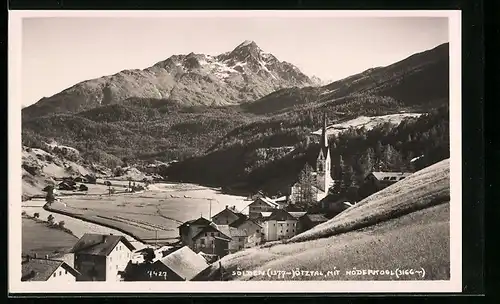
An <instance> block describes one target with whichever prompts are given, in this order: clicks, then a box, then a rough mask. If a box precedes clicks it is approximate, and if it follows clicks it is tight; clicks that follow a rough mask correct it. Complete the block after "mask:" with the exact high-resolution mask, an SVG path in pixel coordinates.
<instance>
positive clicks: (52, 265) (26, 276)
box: [21, 258, 79, 281]
mask: <svg viewBox="0 0 500 304" xmlns="http://www.w3.org/2000/svg"><path fill="white" fill-rule="evenodd" d="M60 266H62V267H63V268H64V269H65V270H67V271H68V272H70V273H71V274H73V275H74V276H75V277H76V276H77V275H79V272H78V271H77V270H76V269H74V268H73V267H71V266H69V265H68V264H67V263H65V262H64V261H59V260H51V259H37V258H30V259H29V260H28V261H24V262H23V263H22V264H21V270H22V274H21V281H47V280H48V279H49V278H50V276H51V275H52V274H53V273H54V271H56V269H57V268H59V267H60Z"/></svg>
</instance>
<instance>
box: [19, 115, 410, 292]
mask: <svg viewBox="0 0 500 304" xmlns="http://www.w3.org/2000/svg"><path fill="white" fill-rule="evenodd" d="M410 174H411V172H371V173H370V174H368V175H367V176H366V178H365V184H366V186H369V187H370V188H371V189H372V192H377V191H379V190H381V189H383V188H385V187H387V186H389V185H391V184H394V183H396V182H398V181H400V180H402V179H404V178H406V177H407V176H409V175H410ZM310 177H311V178H312V181H313V184H312V185H309V187H308V189H305V188H304V184H303V183H301V182H297V183H296V184H294V185H292V186H291V188H290V191H289V194H288V195H286V196H282V197H268V196H266V195H264V194H263V193H262V192H259V193H257V194H256V195H254V196H253V197H252V202H251V203H250V204H248V205H247V207H245V208H244V211H243V210H238V209H237V208H236V207H235V206H229V205H226V206H225V208H224V209H223V210H222V211H220V212H218V213H217V214H215V215H213V216H212V215H211V214H209V216H208V217H203V216H202V215H201V216H200V217H198V218H193V219H191V220H188V221H186V222H184V223H182V224H181V225H179V226H178V242H176V243H175V244H171V245H168V246H166V245H163V246H158V245H156V246H155V244H149V245H148V246H146V247H145V248H136V247H135V246H134V245H133V244H132V243H131V242H130V241H129V240H128V239H127V238H126V237H124V236H122V235H113V234H97V233H85V234H84V235H83V236H82V237H81V238H80V239H79V240H78V241H77V242H76V243H75V244H74V245H73V247H72V248H71V250H70V251H69V253H67V254H64V255H63V256H62V257H50V256H48V255H46V256H44V257H41V256H37V255H36V254H34V255H25V256H23V257H22V281H57V282H77V281H190V280H193V279H195V278H196V276H197V275H198V274H200V273H201V272H202V271H204V270H205V269H207V268H208V267H209V266H210V265H211V264H213V263H216V262H217V261H218V260H220V259H221V258H222V257H224V256H226V255H228V254H233V253H236V252H238V251H241V250H245V249H247V248H251V247H255V246H261V245H263V244H266V243H269V242H276V241H282V240H286V239H290V238H292V237H294V236H296V235H298V234H300V233H303V232H305V231H307V230H309V229H311V228H313V227H315V226H317V225H319V224H322V223H324V222H327V221H332V220H333V221H334V220H335V216H337V215H338V214H340V213H341V212H343V211H345V210H346V209H348V208H351V207H353V206H354V205H356V202H354V201H349V200H348V199H346V198H345V197H339V196H338V195H335V194H332V189H333V188H334V186H335V184H336V183H337V182H339V181H335V180H334V179H333V178H332V172H331V158H330V149H329V145H328V136H327V134H326V118H325V122H324V125H323V128H322V133H321V138H320V149H319V153H318V156H317V160H316V167H315V170H314V171H313V172H311V173H310ZM89 178H90V177H83V178H79V179H78V180H64V181H62V182H61V183H60V184H59V185H58V186H59V189H61V190H76V191H85V190H86V189H85V185H84V184H81V185H80V186H79V187H77V184H76V183H77V182H94V183H95V180H92V181H89V180H88V179H89ZM152 182H154V181H152ZM144 184H145V186H140V185H135V182H134V183H132V181H131V180H130V179H129V182H128V187H127V188H126V190H125V191H142V190H144V189H146V188H147V186H148V184H149V181H148V180H145V181H144ZM106 185H107V186H108V188H109V195H111V194H112V190H111V187H110V185H111V183H110V182H108V183H107V184H106ZM113 192H114V191H113ZM304 200H307V201H309V202H310V201H313V202H314V204H313V205H312V206H309V207H308V208H305V207H304V204H302V203H303V201H304Z"/></svg>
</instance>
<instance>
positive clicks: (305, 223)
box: [297, 213, 328, 233]
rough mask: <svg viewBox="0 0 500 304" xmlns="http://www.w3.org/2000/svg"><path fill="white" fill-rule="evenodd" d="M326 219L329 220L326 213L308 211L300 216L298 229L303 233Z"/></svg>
mask: <svg viewBox="0 0 500 304" xmlns="http://www.w3.org/2000/svg"><path fill="white" fill-rule="evenodd" d="M326 221H328V218H327V217H326V216H325V215H324V214H321V213H319V214H308V213H306V214H304V215H302V216H301V217H300V218H299V221H298V227H297V231H298V233H302V232H304V231H307V230H309V229H311V228H313V227H315V226H317V225H319V224H321V223H324V222H326Z"/></svg>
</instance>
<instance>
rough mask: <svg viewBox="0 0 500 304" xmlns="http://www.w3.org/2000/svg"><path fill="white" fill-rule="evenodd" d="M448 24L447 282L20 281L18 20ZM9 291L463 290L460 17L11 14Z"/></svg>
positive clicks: (314, 13) (429, 13) (391, 14)
mask: <svg viewBox="0 0 500 304" xmlns="http://www.w3.org/2000/svg"><path fill="white" fill-rule="evenodd" d="M36 17H38V18H46V17H71V18H75V17H92V18H96V17H114V18H124V17H133V18H144V17H147V18H160V17H162V18H165V17H168V18H186V17H211V18H247V17H289V18H311V17H315V18H321V17H323V18H328V17H336V18H339V17H359V18H366V17H447V18H448V20H449V27H448V32H449V43H450V175H451V178H450V183H451V184H450V187H451V188H450V192H451V193H450V196H451V204H450V273H451V278H450V280H449V281H327V282H325V281H300V282H291V281H288V282H277V281H273V282H266V281H264V282H236V281H232V282H216V281H211V282H117V283H112V282H77V283H74V284H66V285H59V286H54V285H52V284H47V283H44V282H21V233H20V232H21V217H20V216H19V215H20V213H21V205H20V203H21V200H20V198H21V193H22V190H21V183H19V181H20V180H21V178H22V174H21V168H20V166H19V164H20V163H21V146H22V145H21V136H20V134H21V100H22V98H21V94H22V91H21V85H20V84H21V65H22V62H21V56H20V55H21V51H22V45H21V44H22V39H21V37H22V18H36ZM8 58H9V59H8V66H9V72H8V73H9V77H8V81H9V91H8V92H9V95H8V99H9V107H8V111H9V112H8V123H9V134H8V141H9V142H8V143H9V166H8V170H9V185H8V190H9V192H8V193H9V202H8V228H9V238H8V239H9V243H8V252H9V259H8V261H9V263H8V272H9V292H10V293H47V294H50V293H87V294H88V293H110V292H119V293H150V292H153V293H337V292H343V293H345V292H357V293H401V292H403V293H405V292H417V293H433V292H461V291H462V176H461V172H462V165H461V164H462V159H461V147H462V146H461V136H462V135H461V134H462V133H461V12H460V11H444V10H439V11H418V10H413V11H397V10H394V11H283V10H280V11H50V10H47V11H9V55H8Z"/></svg>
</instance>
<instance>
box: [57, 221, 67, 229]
mask: <svg viewBox="0 0 500 304" xmlns="http://www.w3.org/2000/svg"><path fill="white" fill-rule="evenodd" d="M65 224H66V223H65V222H64V221H60V222H59V224H58V225H59V228H64V225H65Z"/></svg>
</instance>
